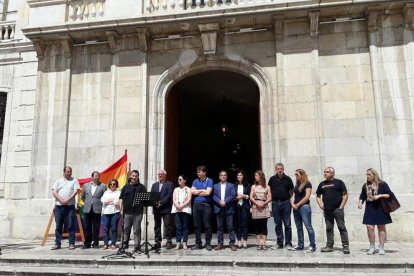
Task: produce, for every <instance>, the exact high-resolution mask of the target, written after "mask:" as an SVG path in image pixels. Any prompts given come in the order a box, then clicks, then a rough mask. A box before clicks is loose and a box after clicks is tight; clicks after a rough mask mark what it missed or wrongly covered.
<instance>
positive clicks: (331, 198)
mask: <svg viewBox="0 0 414 276" xmlns="http://www.w3.org/2000/svg"><path fill="white" fill-rule="evenodd" d="M323 174H324V177H325V181H322V182H321V183H320V184H319V186H318V189H317V190H316V202H317V203H318V205H319V207H320V208H321V209H322V210H323V213H324V217H325V224H326V238H327V241H326V247H323V248H321V252H332V251H333V245H334V220H336V224H337V226H338V230H339V233H340V235H341V240H342V247H343V252H344V254H349V253H350V251H349V240H348V231H347V230H346V227H345V214H344V207H345V204H346V202H347V200H348V192H347V190H346V186H345V183H344V182H343V181H342V180H339V179H336V178H334V176H335V170H334V168H332V167H327V168H325V170H324V172H323ZM321 196H322V199H321Z"/></svg>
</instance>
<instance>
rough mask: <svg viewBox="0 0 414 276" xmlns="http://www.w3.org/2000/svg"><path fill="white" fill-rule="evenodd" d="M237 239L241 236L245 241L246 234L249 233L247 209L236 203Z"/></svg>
mask: <svg viewBox="0 0 414 276" xmlns="http://www.w3.org/2000/svg"><path fill="white" fill-rule="evenodd" d="M236 210H237V211H236V212H237V240H239V241H240V240H241V239H242V238H243V239H244V240H245V241H247V236H248V235H249V217H250V213H249V209H246V208H243V207H242V206H240V205H239V204H237V209H236Z"/></svg>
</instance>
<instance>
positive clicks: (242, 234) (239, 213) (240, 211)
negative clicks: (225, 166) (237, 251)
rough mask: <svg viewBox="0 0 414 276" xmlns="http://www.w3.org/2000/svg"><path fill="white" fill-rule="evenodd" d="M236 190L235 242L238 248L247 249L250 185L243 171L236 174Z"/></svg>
mask: <svg viewBox="0 0 414 276" xmlns="http://www.w3.org/2000/svg"><path fill="white" fill-rule="evenodd" d="M234 186H235V190H236V195H237V196H236V219H237V240H238V246H239V248H241V247H242V238H243V247H244V248H247V236H248V234H249V218H250V201H249V195H250V185H249V183H248V182H247V177H246V173H245V172H244V171H243V170H240V171H238V172H237V181H236V185H234Z"/></svg>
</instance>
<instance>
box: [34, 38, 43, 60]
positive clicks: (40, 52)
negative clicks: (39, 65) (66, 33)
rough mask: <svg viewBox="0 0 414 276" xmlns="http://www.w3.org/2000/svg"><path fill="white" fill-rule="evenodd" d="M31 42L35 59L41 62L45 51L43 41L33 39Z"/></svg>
mask: <svg viewBox="0 0 414 276" xmlns="http://www.w3.org/2000/svg"><path fill="white" fill-rule="evenodd" d="M32 42H33V46H34V48H35V50H36V54H37V58H38V59H39V60H42V59H43V57H44V56H45V49H46V47H45V42H44V41H43V39H40V38H33V39H32Z"/></svg>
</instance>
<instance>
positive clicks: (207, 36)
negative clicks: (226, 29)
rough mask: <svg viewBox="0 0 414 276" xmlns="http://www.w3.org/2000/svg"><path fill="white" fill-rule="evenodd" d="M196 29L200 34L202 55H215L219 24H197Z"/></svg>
mask: <svg viewBox="0 0 414 276" xmlns="http://www.w3.org/2000/svg"><path fill="white" fill-rule="evenodd" d="M198 29H199V30H200V32H201V42H202V43H203V49H204V54H205V55H208V54H215V53H216V50H217V49H216V48H217V32H218V30H219V24H218V23H205V24H198Z"/></svg>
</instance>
